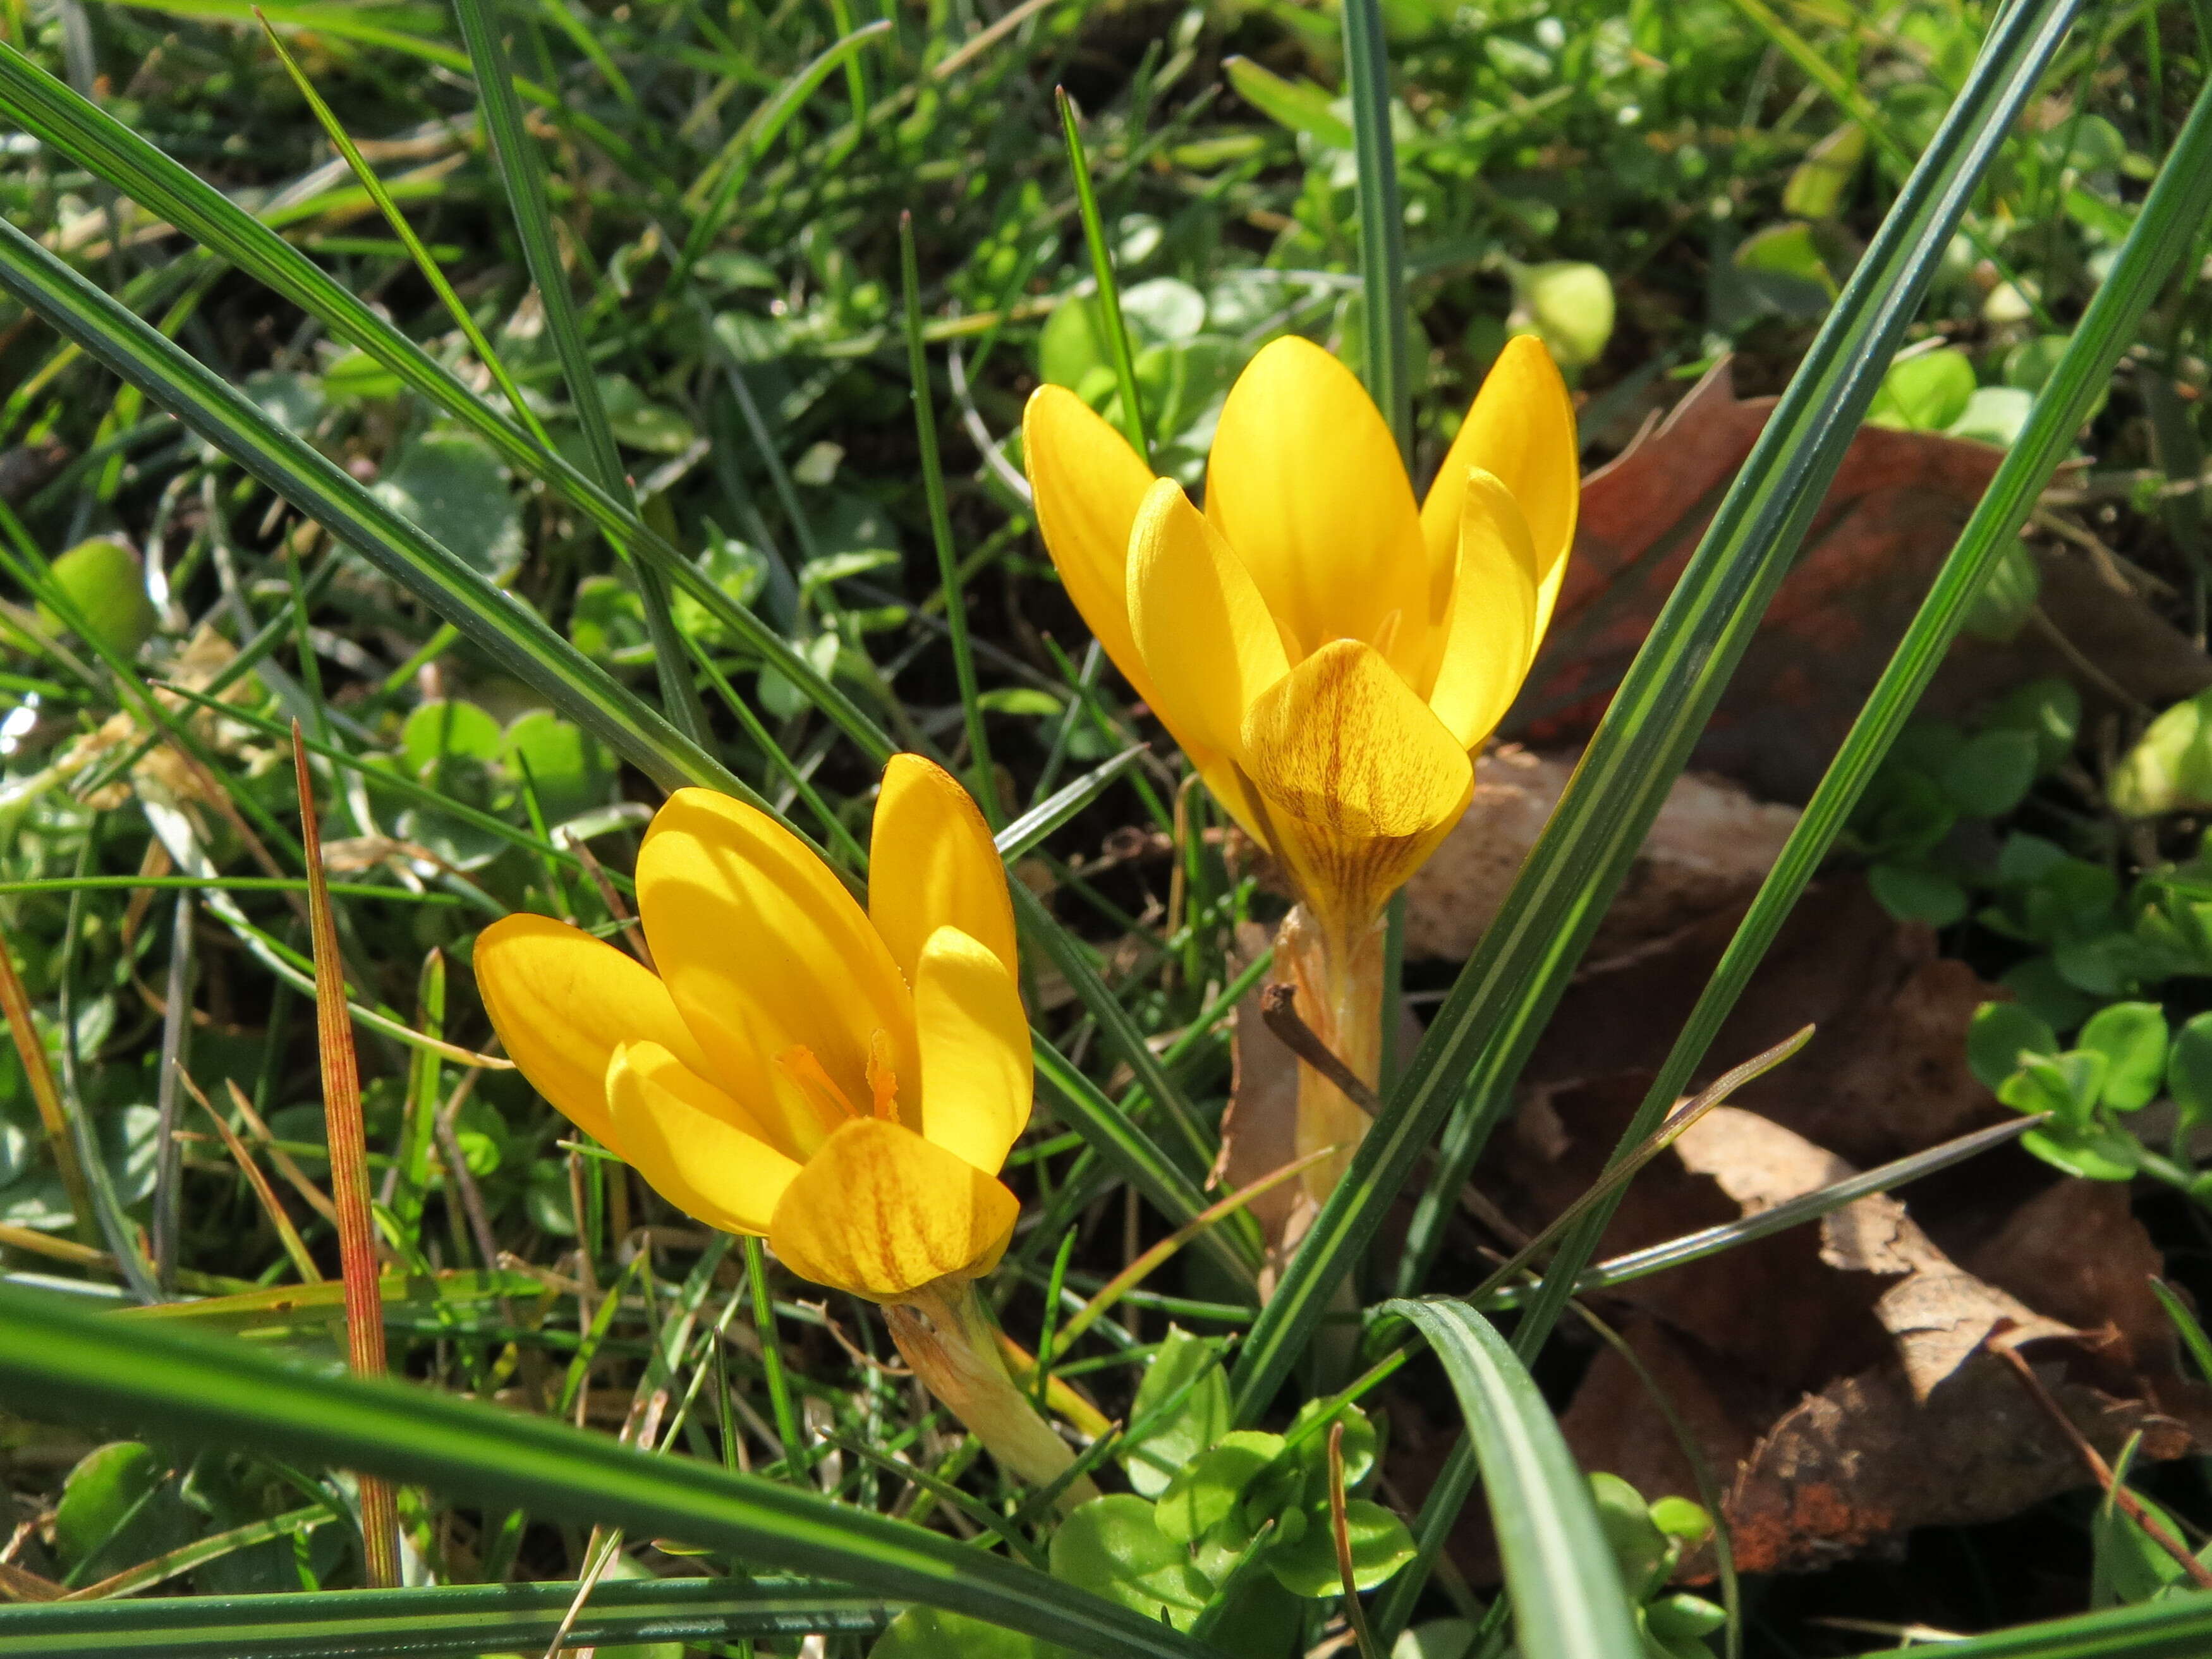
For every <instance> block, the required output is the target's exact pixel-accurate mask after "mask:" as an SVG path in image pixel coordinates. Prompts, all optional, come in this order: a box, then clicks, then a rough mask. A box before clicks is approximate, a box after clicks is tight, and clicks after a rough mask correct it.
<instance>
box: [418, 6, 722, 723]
mask: <svg viewBox="0 0 2212 1659" xmlns="http://www.w3.org/2000/svg"><path fill="white" fill-rule="evenodd" d="M453 13H454V15H455V16H457V17H459V19H460V23H461V39H462V40H463V42H464V43H465V45H466V46H467V47H468V49H469V61H470V62H471V64H474V65H475V67H476V77H477V107H478V109H479V111H480V112H482V115H483V127H484V135H485V137H487V138H488V139H489V140H490V143H491V153H492V158H493V160H494V161H496V162H497V163H498V166H499V175H500V180H501V184H502V185H505V187H506V191H507V207H508V210H510V211H511V212H513V215H514V227H515V229H516V230H517V231H518V232H519V233H520V235H521V237H522V257H523V258H524V260H525V262H526V263H527V264H528V265H529V267H530V280H531V282H532V284H533V285H534V286H535V287H536V288H537V289H538V304H539V305H540V306H541V307H544V313H545V328H546V332H548V333H549V334H550V335H551V336H552V337H553V351H554V355H555V356H557V357H558V358H559V359H560V360H561V373H562V378H563V379H564V380H566V381H567V382H568V404H569V407H570V408H572V409H573V410H574V411H575V415H576V422H577V424H578V425H579V426H580V427H582V428H583V429H584V452H585V453H586V456H587V457H588V458H589V459H590V461H591V464H592V475H593V477H596V479H597V480H598V482H599V488H600V489H604V490H605V491H606V492H607V494H608V495H611V496H613V497H614V498H615V499H616V500H617V501H623V502H628V501H629V500H630V494H629V477H628V476H627V475H626V474H625V473H624V471H623V464H622V454H621V452H620V451H619V450H618V449H617V447H616V446H615V429H614V423H613V422H611V421H610V420H609V419H608V418H607V406H606V404H605V400H604V399H602V398H600V396H599V371H598V370H597V369H595V368H592V353H591V348H590V347H589V346H588V345H586V343H585V341H584V331H583V329H582V327H581V325H579V324H578V322H577V320H576V302H575V299H574V296H573V295H571V294H570V293H569V291H568V272H567V270H564V269H563V268H562V264H561V250H560V248H559V247H558V246H556V245H555V243H554V240H553V215H552V212H551V210H550V209H549V208H548V207H547V206H546V201H545V158H544V155H542V154H540V153H539V151H538V145H537V143H536V142H535V141H534V140H532V137H530V135H529V133H528V132H526V131H524V129H523V125H522V100H521V99H520V98H519V97H518V96H516V95H515V90H514V71H513V69H512V68H511V67H510V66H509V65H508V64H507V48H506V46H504V45H503V44H502V43H501V40H500V38H499V31H498V29H497V28H496V27H494V25H493V21H492V17H491V11H490V8H489V6H488V5H486V3H485V0H453ZM631 568H632V569H633V570H635V573H636V574H637V586H638V592H639V594H640V596H641V598H642V599H643V600H644V609H645V627H646V634H647V637H648V638H649V639H650V640H651V641H652V642H653V668H654V670H655V671H656V672H657V673H658V674H659V679H660V700H661V702H662V704H663V705H664V706H665V708H667V710H668V712H669V715H670V717H671V719H672V720H674V721H675V722H676V725H677V727H678V730H680V731H681V732H683V733H684V735H685V736H686V737H688V738H690V739H691V740H692V741H693V742H694V743H704V742H705V740H706V735H707V710H706V708H705V706H704V705H703V704H702V703H701V702H700V701H699V692H698V688H697V687H696V686H695V685H694V684H692V683H691V665H690V659H689V657H688V655H687V654H686V653H685V652H684V642H683V641H681V640H679V639H678V637H677V635H676V621H675V618H674V617H671V616H670V615H669V611H668V580H667V578H666V576H665V574H662V573H661V572H660V571H659V569H658V568H654V567H653V566H651V565H648V564H643V563H639V562H635V561H633V562H632V565H631Z"/></svg>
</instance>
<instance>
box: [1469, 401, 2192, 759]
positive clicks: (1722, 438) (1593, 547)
mask: <svg viewBox="0 0 2212 1659" xmlns="http://www.w3.org/2000/svg"><path fill="white" fill-rule="evenodd" d="M1775 401H1776V400H1775V399H1773V398H1751V399H1748V400H1739V399H1738V398H1736V396H1735V387H1734V385H1733V382H1732V380H1731V378H1730V374H1729V365H1728V363H1727V362H1721V363H1719V364H1717V365H1716V366H1715V367H1714V368H1713V369H1712V370H1711V372H1710V373H1709V374H1707V375H1706V376H1705V379H1704V380H1700V381H1699V383H1698V385H1697V386H1695V387H1694V388H1693V389H1692V391H1691V392H1689V393H1688V395H1687V396H1686V397H1685V398H1683V399H1682V401H1681V402H1680V404H1677V405H1676V406H1675V408H1674V411H1673V412H1672V413H1671V414H1670V415H1669V416H1668V417H1667V419H1666V420H1665V421H1664V422H1662V423H1661V424H1660V425H1659V426H1658V428H1656V430H1654V431H1652V432H1650V434H1648V435H1645V436H1644V438H1642V439H1641V440H1640V441H1638V442H1637V443H1634V444H1632V446H1631V447H1629V448H1628V449H1627V450H1626V452H1624V453H1622V454H1621V455H1620V456H1619V457H1617V458H1616V459H1613V461H1611V462H1610V463H1608V464H1607V465H1605V466H1602V467H1600V468H1599V469H1598V470H1597V471H1595V472H1593V473H1591V474H1590V476H1589V477H1588V478H1586V479H1584V480H1583V496H1582V515H1581V520H1580V523H1579V526H1578V527H1577V532H1576V537H1575V548H1574V557H1573V561H1572V562H1571V564H1570V565H1569V567H1568V571H1567V576H1566V582H1565V587H1564V588H1563V590H1562V591H1561V593H1560V596H1559V609H1558V612H1557V616H1556V618H1555V620H1554V621H1553V624H1552V629H1551V637H1550V641H1549V643H1548V645H1547V649H1546V651H1545V653H1544V657H1543V659H1542V661H1541V663H1540V664H1539V665H1538V671H1537V672H1536V674H1535V675H1534V677H1533V678H1532V679H1531V681H1530V687H1529V690H1528V693H1527V695H1526V696H1524V698H1523V701H1522V704H1521V705H1520V708H1519V709H1518V710H1517V711H1516V720H1515V723H1514V724H1513V726H1512V728H1511V729H1512V730H1513V731H1514V732H1515V734H1516V735H1517V736H1520V737H1522V738H1525V739H1527V740H1528V741H1530V742H1533V743H1535V744H1542V745H1547V746H1549V745H1559V744H1576V743H1579V742H1581V741H1582V740H1583V738H1586V737H1588V735H1589V732H1590V731H1591V730H1592V729H1593V727H1594V726H1595V724H1596V722H1597V719H1598V716H1599V715H1600V714H1602V713H1603V712H1604V709H1605V706H1606V703H1607V701H1608V700H1609V699H1610V698H1611V696H1612V695H1613V688H1614V687H1615V686H1616V685H1618V684H1619V683H1620V676H1621V674H1622V672H1623V671H1625V670H1626V667H1627V665H1628V662H1629V659H1631V658H1632V657H1633V656H1634V654H1635V653H1636V651H1637V649H1638V647H1640V646H1641V645H1642V644H1643V642H1644V636H1645V635H1647V634H1648V633H1649V632H1650V627H1651V623H1652V622H1653V620H1654V619H1655V618H1656V617H1657V615H1658V612H1659V607H1660V605H1662V603H1663V601H1664V600H1665V599H1666V597H1667V595H1668V593H1669V592H1672V591H1673V589H1674V583H1675V581H1676V580H1677V579H1678V578H1679V577H1680V574H1681V572H1682V568H1683V567H1684V566H1685V565H1686V563H1687V562H1688V560H1689V556H1690V554H1691V552H1692V550H1694V549H1695V547H1696V546H1697V544H1698V540H1699V538H1700V537H1701V536H1702V535H1703V534H1704V532H1705V528H1706V526H1708V525H1709V524H1710V523H1711V520H1712V515H1713V513H1714V510H1715V509H1716V508H1717V507H1718V506H1719V504H1720V501H1721V497H1722V496H1723V494H1725V492H1726V490H1727V488H1728V485H1729V483H1730V482H1731V481H1732V480H1733V479H1734V477H1735V473H1736V471H1737V469H1738V468H1739V467H1740V466H1741V465H1742V463H1743V461H1744V459H1745V458H1746V457H1747V456H1748V455H1749V454H1750V453H1751V449H1752V446H1753V443H1754V442H1756V441H1757V440H1758V437H1759V432H1760V430H1761V428H1763V427H1764V426H1765V423H1766V420H1767V417H1768V416H1769V415H1770V414H1771V412H1772V410H1773V408H1774V404H1775ZM2002 459H2003V453H2002V451H2001V450H1997V449H1995V448H1992V447H1990V446H1988V445H1984V444H1978V443H1972V442H1967V441H1962V440H1960V439H1955V438H1947V437H1944V436H1942V435H1940V434H1936V433H1929V432H1902V431H1895V430H1892V429H1890V428H1883V427H1873V426H1869V427H1865V428H1861V430H1860V431H1859V433H1858V434H1857V436H1855V437H1854V438H1853V439H1852V441H1851V445H1850V449H1849V450H1848V451H1847V452H1846V453H1845V455H1844V462H1843V465H1842V466H1841V467H1840V468H1839V469H1838V472H1837V474H1836V478H1835V482H1834V483H1832V485H1831V486H1830V487H1829V490H1828V494H1827V496H1826V499H1825V500H1824V501H1822V502H1821V504H1820V509H1819V511H1818V513H1816V514H1815V515H1814V520H1813V522H1812V525H1811V526H1810V528H1809V529H1808V532H1807V535H1806V539H1805V546H1804V550H1803V551H1802V553H1801V554H1800V555H1799V556H1798V559H1797V562H1796V564H1795V566H1794V567H1793V568H1792V569H1791V571H1790V575H1789V577H1788V579H1787V580H1785V581H1784V583H1783V584H1782V586H1781V588H1780V590H1779V591H1778V592H1777V594H1776V595H1775V599H1774V602H1773V604H1772V605H1771V607H1770V609H1769V611H1768V612H1767V615H1766V617H1765V622H1764V623H1763V624H1762V625H1761V627H1760V629H1759V632H1758V634H1757V635H1756V636H1754V638H1753V641H1752V642H1751V645H1750V647H1749V648H1748V650H1747V652H1746V653H1745V656H1744V659H1743V662H1742V665H1741V666H1740V667H1739V668H1738V669H1737V671H1736V672H1735V676H1734V678H1732V679H1731V680H1730V682H1729V688H1728V690H1727V692H1726V694H1725V695H1724V696H1723V698H1722V700H1721V704H1720V707H1719V708H1718V710H1717V712H1716V713H1715V714H1714V717H1713V720H1712V722H1711V726H1709V727H1708V729H1707V731H1706V733H1705V737H1704V738H1702V739H1701V740H1700V742H1699V747H1698V750H1697V751H1696V756H1695V763H1696V764H1698V765H1699V766H1701V767H1704V768H1705V769H1709V770H1711V771H1714V772H1717V773H1720V774H1722V775H1725V776H1728V777H1731V778H1735V779H1736V780H1738V781H1741V782H1742V783H1744V784H1745V785H1747V787H1750V788H1751V789H1752V790H1753V791H1754V792H1755V793H1758V794H1759V795H1760V796H1761V797H1763V798H1765V799H1771V800H1800V799H1804V797H1805V796H1806V795H1807V794H1808V793H1810V792H1811V789H1812V787H1813V785H1814V783H1815V782H1816V781H1818V779H1819V777H1820V771H1821V769H1823V768H1824V767H1825V766H1826V763H1827V761H1828V757H1829V756H1830V755H1832V753H1833V752H1834V750H1835V749H1836V747H1837V745H1838V744H1840V743H1841V741H1842V739H1843V737H1844V732H1846V731H1847V730H1848V729H1849V727H1850V721H1851V720H1852V718H1853V716H1854V715H1855V714H1857V711H1858V708H1859V706H1860V704H1861V703H1862V702H1863V701H1864V700H1865V697H1866V694H1867V692H1868V691H1869V690H1870V689H1871V688H1872V686H1873V684H1874V683H1875V678H1877V677H1878V676H1879V674H1880V673H1881V668H1882V665H1884V663H1885V662H1886V661H1887V659H1888V656H1889V653H1890V652H1891V650H1892V648H1893V647H1894V646H1895V644H1896V643H1897V641H1898V639H1899V637H1900V636H1901V635H1902V634H1903V633H1904V630H1905V626H1906V624H1907V623H1909V622H1910V621H1911V617H1912V615H1913V613H1914V611H1916V610H1917V608H1918V606H1919V604H1920V601H1921V599H1922V597H1923V595H1924V594H1925V593H1926V592H1927V590H1928V586H1929V582H1930V581H1931V580H1933V579H1934V576H1935V573H1936V568H1937V567H1938V565H1940V564H1941V563H1942V560H1943V558H1944V556H1945V555H1946V554H1948V552H1949V550H1950V549H1951V546H1952V544H1953V543H1954V541H1955V540H1956V539H1957V537H1958V532H1959V531H1960V529H1961V528H1962V527H1963V526H1964V525H1965V523H1966V519H1967V517H1968V515H1969V514H1970V513H1972V510H1973V507H1974V504H1975V502H1976V501H1978V500H1979V499H1980V498H1981V495H1982V494H1983V492H1984V490H1985V489H1987V488H1988V486H1989V483H1990V478H1991V477H1993V476H1994V475H1995V473H1996V467H1997V465H1998V463H1999V462H2000V461H2001V460H2002ZM2041 563H2042V566H2043V569H2044V574H2045V590H2044V594H2043V600H2042V605H2043V610H2044V611H2045V614H2046V615H2047V616H2049V617H2051V618H2052V619H2054V620H2055V622H2056V623H2057V626H2058V628H2059V629H2060V631H2061V632H2062V633H2063V635H2064V636H2065V637H2066V639H2067V640H2068V641H2069V642H2070V643H2071V645H2072V646H2073V647H2075V648H2076V650H2077V651H2078V653H2080V656H2079V657H2077V656H2075V655H2069V653H2068V652H2067V651H2066V650H2065V649H2064V648H2063V647H2061V646H2060V645H2058V644H2057V642H2056V641H2053V640H2052V639H2051V637H2050V636H2049V635H2048V634H2047V633H2045V632H2044V631H2042V630H2040V629H2035V628H2030V629H2025V630H2023V631H2022V633H2021V635H2019V637H2018V638H2016V639H2015V640H2014V641H2010V642H2009V643H2007V644H2004V645H1988V644H1983V643H1979V642H1976V641H1966V642H1965V643H1964V644H1962V645H1961V646H1960V647H1959V648H1958V650H1957V651H1956V652H1955V653H1954V655H1953V658H1952V659H1951V660H1950V662H1949V663H1948V665H1947V666H1946V668H1945V670H1944V671H1943V674H1942V676H1941V677H1940V678H1939V679H1938V681H1937V683H1936V686H1935V688H1933V690H1932V691H1931V694H1930V696H1929V698H1928V699H1927V702H1926V706H1927V707H1928V708H1930V709H1931V710H1933V711H1936V712H1949V711H1954V710H1956V709H1959V708H1963V707H1964V706H1966V704H1968V703H1971V702H1974V701H1977V700H1978V699H1979V698H1981V697H1983V696H1987V695H1988V694H1989V693H1990V692H1991V691H1993V690H2008V689H2009V688H2010V687H2012V686H2015V685H2017V684H2020V683H2021V681H2022V680H2023V679H2027V678H2034V677H2036V676H2038V675H2041V674H2057V675H2060V676H2063V677H2064V678H2069V679H2072V680H2074V681H2075V682H2076V684H2079V685H2080V687H2081V690H2082V691H2083V693H2084V694H2085V695H2087V696H2093V697H2103V696H2106V686H2105V684H2101V683H2100V682H2102V681H2104V680H2107V679H2109V680H2112V681H2116V682H2117V683H2118V684H2119V686H2120V687H2122V688H2123V689H2124V690H2125V691H2126V692H2127V693H2128V694H2129V695H2130V696H2134V697H2137V698H2140V699H2142V701H2145V702H2154V703H2162V702H2171V701H2172V700H2174V699H2175V698H2178V697H2181V696H2188V695H2190V694H2191V693H2192V692H2194V691H2196V690H2200V689H2201V688H2203V686H2204V685H2206V684H2212V659H2208V658H2207V657H2206V656H2205V654H2204V653H2203V652H2202V651H2200V650H2198V649H2197V647H2196V646H2195V645H2193V644H2192V643H2191V641H2189V640H2187V639H2186V638H2185V637H2184V636H2183V635H2180V634H2179V633H2178V632H2177V631H2176V630H2175V629H2172V627H2170V626H2168V625H2167V624H2166V623H2164V622H2163V621H2161V620H2160V618H2159V617H2157V615H2156V614H2155V613H2154V611H2152V609H2151V607H2150V606H2149V605H2147V604H2145V603H2144V601H2143V600H2142V598H2141V597H2140V596H2139V595H2138V594H2136V592H2133V591H2132V590H2131V589H2130V588H2128V587H2127V586H2126V584H2125V583H2124V582H2118V583H2116V582H2114V581H2112V580H2108V579H2106V577H2105V576H2102V575H2100V574H2098V573H2096V572H2094V571H2093V570H2092V569H2091V568H2090V565H2089V562H2087V560H2086V559H2085V558H2083V557H2082V556H2080V555H2079V554H2076V553H2072V552H2067V551H2064V550H2051V551H2049V552H2047V553H2046V554H2045V556H2043V558H2042V560H2041ZM2081 657H2086V658H2087V660H2088V661H2089V662H2091V663H2093V665H2095V667H2094V669H2093V671H2090V672H2089V673H2086V674H2085V673H2083V672H2082V671H2081V661H2080V659H2081Z"/></svg>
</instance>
